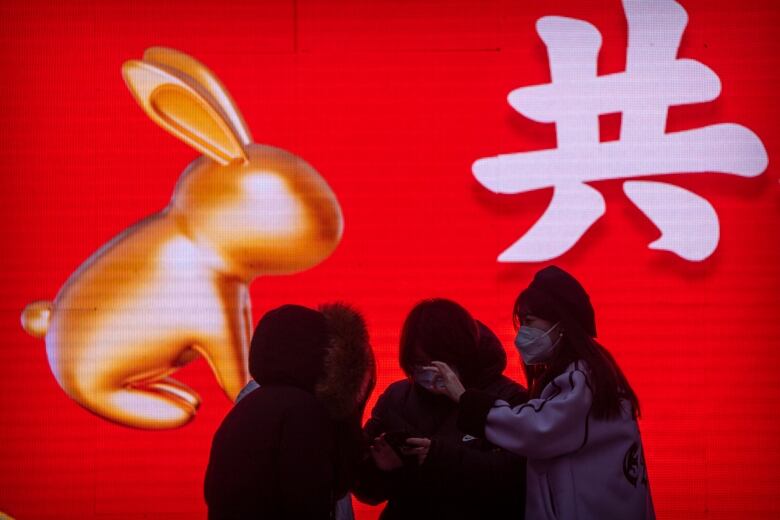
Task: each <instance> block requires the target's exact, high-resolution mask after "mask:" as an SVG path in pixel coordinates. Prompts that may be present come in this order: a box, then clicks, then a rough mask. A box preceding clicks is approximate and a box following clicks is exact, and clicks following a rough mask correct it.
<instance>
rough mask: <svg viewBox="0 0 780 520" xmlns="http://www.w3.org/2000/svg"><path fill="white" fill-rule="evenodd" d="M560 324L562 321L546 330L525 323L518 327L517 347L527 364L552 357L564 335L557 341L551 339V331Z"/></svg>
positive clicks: (541, 361)
mask: <svg viewBox="0 0 780 520" xmlns="http://www.w3.org/2000/svg"><path fill="white" fill-rule="evenodd" d="M558 325H560V322H558V323H556V324H555V325H553V326H552V327H550V330H546V331H545V330H542V329H537V328H535V327H528V326H525V325H523V326H521V327H520V328H519V329H518V331H517V336H516V337H515V347H517V350H518V351H519V352H520V357H522V358H523V361H524V362H525V364H526V365H536V364H538V363H544V362H545V361H547V360H548V359H550V356H551V355H552V353H553V351H554V350H555V347H556V346H557V345H558V342H559V341H561V338H562V337H563V335H560V336H558V339H557V340H555V343H553V342H552V340H551V339H550V333H551V332H552V331H553V329H555V327H557V326H558Z"/></svg>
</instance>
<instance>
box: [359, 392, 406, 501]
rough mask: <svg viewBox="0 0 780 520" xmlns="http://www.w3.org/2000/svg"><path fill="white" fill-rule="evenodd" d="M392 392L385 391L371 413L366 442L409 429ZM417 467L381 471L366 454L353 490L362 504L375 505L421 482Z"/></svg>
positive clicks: (367, 423)
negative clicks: (382, 435) (398, 411)
mask: <svg viewBox="0 0 780 520" xmlns="http://www.w3.org/2000/svg"><path fill="white" fill-rule="evenodd" d="M393 401H394V400H393V397H392V396H391V393H390V392H389V391H385V392H384V393H383V394H382V395H381V396H379V399H378V400H377V402H376V405H374V408H373V409H372V410H371V417H370V418H369V420H368V421H367V422H366V425H365V427H364V428H363V429H364V431H365V433H366V437H367V441H368V442H372V441H373V440H374V438H375V437H378V436H379V435H381V434H382V433H385V432H389V431H394V430H404V429H408V428H409V426H408V425H407V424H406V422H405V421H404V420H403V419H402V418H401V417H400V416H399V415H398V414H397V413H395V412H394V411H393V409H394V408H395V407H396V403H394V402H393ZM418 474H419V471H418V468H417V467H415V466H409V465H404V466H403V467H401V468H399V469H397V470H394V471H382V470H380V469H379V468H377V467H376V464H374V459H373V458H372V457H371V455H370V454H369V455H367V456H366V457H365V458H364V460H363V462H362V463H361V464H360V465H359V466H358V471H357V478H356V480H355V483H354V485H353V487H352V492H353V493H354V494H355V497H356V498H357V499H358V500H360V501H361V502H365V503H367V504H372V505H376V504H379V503H381V502H384V501H385V500H389V499H391V498H394V497H397V496H399V495H401V494H403V492H404V490H405V489H408V488H409V486H415V485H416V483H417V482H418Z"/></svg>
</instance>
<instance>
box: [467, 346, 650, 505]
mask: <svg viewBox="0 0 780 520" xmlns="http://www.w3.org/2000/svg"><path fill="white" fill-rule="evenodd" d="M589 377H590V374H589V371H588V368H587V366H585V364H584V363H583V362H581V361H576V362H574V363H572V364H571V365H570V366H569V367H568V368H567V369H566V370H565V371H564V372H563V373H562V374H560V375H559V376H558V377H556V378H555V379H554V380H553V381H552V382H550V384H548V385H547V386H546V387H545V388H544V390H543V392H542V395H541V396H540V397H539V398H538V399H531V400H530V401H528V402H527V403H525V404H522V405H519V406H512V405H511V404H510V403H508V402H506V401H504V400H502V399H500V398H499V399H498V400H496V397H495V396H494V395H493V396H491V395H489V394H485V393H482V392H479V391H475V390H467V391H466V393H464V394H463V396H461V400H460V408H461V417H460V418H459V420H458V424H459V425H460V426H461V427H462V428H463V429H464V430H466V431H469V432H470V433H471V434H472V435H474V436H477V437H480V438H484V439H487V440H488V441H489V442H493V443H495V444H497V445H499V446H503V447H505V448H506V449H508V450H510V451H512V452H513V453H516V454H518V455H522V456H526V457H528V484H527V486H528V491H527V507H526V518H527V519H528V520H539V519H544V520H557V519H566V520H603V519H612V518H614V519H623V518H627V519H628V518H630V519H636V520H640V519H644V520H651V519H654V518H655V512H654V509H653V501H652V498H651V495H650V487H649V484H648V480H647V467H646V466H645V459H644V452H643V448H642V438H641V435H640V433H639V427H638V425H637V422H636V419H634V415H633V411H632V410H631V404H630V403H628V402H627V401H623V408H622V410H621V414H620V417H617V418H614V419H608V420H598V419H596V418H594V417H592V415H591V404H592V402H593V394H592V392H591V384H590V381H589Z"/></svg>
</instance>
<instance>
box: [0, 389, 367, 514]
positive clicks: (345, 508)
mask: <svg viewBox="0 0 780 520" xmlns="http://www.w3.org/2000/svg"><path fill="white" fill-rule="evenodd" d="M258 388H260V385H259V384H258V383H257V381H255V380H254V379H250V380H249V382H247V384H246V385H244V388H242V389H241V391H240V392H239V393H238V396H237V397H236V403H238V402H239V401H241V400H242V399H243V398H244V397H246V396H248V395H249V394H251V393H252V392H254V391H255V390H257V389H258ZM354 518H355V511H354V508H353V507H352V495H351V494H350V493H347V494H346V495H344V496H343V497H341V498H340V499H338V501H337V502H336V514H335V520H354ZM0 520H2V519H1V518H0Z"/></svg>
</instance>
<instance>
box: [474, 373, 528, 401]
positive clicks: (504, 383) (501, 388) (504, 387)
mask: <svg viewBox="0 0 780 520" xmlns="http://www.w3.org/2000/svg"><path fill="white" fill-rule="evenodd" d="M484 390H485V391H486V392H489V393H491V394H494V395H495V396H497V397H498V398H500V399H503V400H504V401H507V402H510V403H512V402H515V401H527V400H528V390H527V389H526V388H525V387H524V386H523V385H521V384H520V383H518V382H517V381H514V380H513V379H510V378H508V377H507V376H505V375H500V376H498V377H497V378H496V379H494V380H493V381H491V382H490V384H489V385H487V387H485V388H484Z"/></svg>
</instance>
